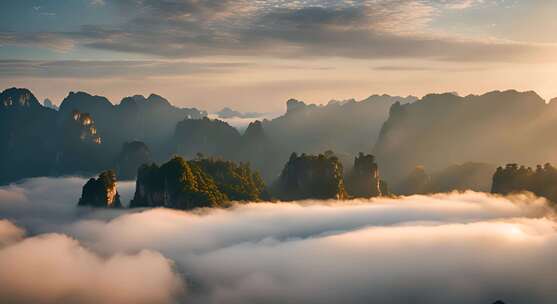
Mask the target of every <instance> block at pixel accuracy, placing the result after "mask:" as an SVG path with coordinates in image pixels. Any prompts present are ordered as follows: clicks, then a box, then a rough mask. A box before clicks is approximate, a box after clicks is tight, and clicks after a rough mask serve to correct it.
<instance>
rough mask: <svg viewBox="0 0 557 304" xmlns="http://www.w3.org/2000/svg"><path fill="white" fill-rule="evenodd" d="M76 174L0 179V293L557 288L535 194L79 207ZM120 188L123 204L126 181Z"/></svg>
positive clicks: (170, 297)
mask: <svg viewBox="0 0 557 304" xmlns="http://www.w3.org/2000/svg"><path fill="white" fill-rule="evenodd" d="M84 182H85V180H84V179H80V178H60V179H52V178H40V179H30V180H27V181H24V182H23V183H20V184H18V185H11V186H6V187H0V218H4V219H5V220H3V221H0V302H8V301H13V302H29V303H32V302H37V301H38V300H41V301H42V302H60V301H62V302H74V303H92V302H111V303H172V302H188V303H340V302H342V303H372V302H373V303H393V304H395V303H397V304H398V303H427V304H435V303H459V304H460V303H462V304H470V303H489V304H491V303H493V302H495V301H496V300H499V299H501V300H504V301H505V302H506V303H511V304H514V303H542V304H543V303H554V302H555V300H554V299H555V298H556V297H557V290H556V289H555V288H554V281H555V279H557V270H555V269H554V267H552V265H553V261H554V259H555V256H556V255H557V231H556V229H555V222H554V220H553V219H554V214H553V211H552V209H550V208H549V207H548V206H547V202H546V201H545V200H544V199H540V198H536V197H534V196H532V195H529V194H521V195H514V196H510V197H500V196H492V195H489V194H484V193H476V192H464V193H450V194H437V195H431V196H410V197H400V198H381V199H373V200H354V201H348V202H337V201H303V202H294V203H251V204H244V205H236V206H234V207H232V208H229V209H212V210H210V209H204V210H197V211H195V212H183V211H176V210H168V209H150V210H121V211H114V210H91V209H81V208H79V209H78V208H76V207H75V205H76V203H77V200H78V198H79V194H80V191H81V186H82V185H83V183H84ZM118 186H119V190H120V192H121V194H122V197H123V202H124V203H127V202H128V201H129V199H130V198H131V195H132V194H133V183H119V185H118ZM16 225H17V226H16ZM24 231H25V232H24Z"/></svg>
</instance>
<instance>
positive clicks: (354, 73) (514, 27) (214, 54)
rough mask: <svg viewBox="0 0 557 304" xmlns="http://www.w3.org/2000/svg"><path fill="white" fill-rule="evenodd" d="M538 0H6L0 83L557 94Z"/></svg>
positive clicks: (240, 92)
mask: <svg viewBox="0 0 557 304" xmlns="http://www.w3.org/2000/svg"><path fill="white" fill-rule="evenodd" d="M556 9H557V3H556V2H554V1H544V0H356V1H342V0H341V1H331V0H323V1H318V0H303V1H278V0H269V1H248V0H207V1H194V0H164V1H156V0H139V1H130V0H59V1H53V0H23V1H2V3H0V11H2V12H3V14H2V15H3V16H2V18H0V85H1V86H2V87H9V86H17V87H27V88H29V89H31V90H33V92H34V93H36V94H37V96H38V97H40V98H45V97H48V98H50V99H52V100H53V101H54V102H55V103H59V102H60V101H61V100H62V99H63V97H65V96H66V94H67V93H68V91H72V90H74V91H75V90H84V91H88V92H90V93H93V94H98V95H104V96H107V97H109V99H111V101H112V102H114V103H117V102H119V101H120V99H121V98H122V97H124V96H129V95H133V94H149V93H152V92H154V93H158V94H160V95H163V96H165V97H167V98H168V99H170V100H171V102H173V103H175V104H178V105H181V106H197V107H200V108H203V109H206V110H209V111H213V110H217V109H220V108H222V107H224V106H231V107H234V108H237V109H239V110H244V111H262V112H277V111H282V110H283V107H284V101H285V100H286V99H288V98H291V97H293V98H299V99H304V100H307V101H310V102H317V103H322V102H327V101H328V100H330V99H333V98H335V99H343V98H352V97H355V98H365V97H367V96H368V95H371V94H374V93H378V94H381V93H389V94H393V95H409V94H413V95H418V96H419V95H423V94H426V93H431V92H445V91H458V92H459V93H461V94H468V93H483V92H485V91H490V90H495V89H508V88H514V89H518V90H535V91H537V92H538V93H539V94H541V95H542V96H543V97H544V98H546V99H550V98H552V97H555V96H557V89H555V86H554V85H553V83H552V79H554V78H555V77H556V76H557V72H556V71H557V56H555V53H556V52H555V43H556V41H555V40H556V38H555V35H553V33H554V32H555V30H557V21H555V18H554V16H553V14H552V12H555V10H556Z"/></svg>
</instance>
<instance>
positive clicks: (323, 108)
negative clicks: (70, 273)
mask: <svg viewBox="0 0 557 304" xmlns="http://www.w3.org/2000/svg"><path fill="white" fill-rule="evenodd" d="M44 104H45V105H46V106H44V105H41V103H40V102H39V101H38V100H37V98H36V97H35V96H34V95H33V94H32V93H31V92H30V91H29V90H27V89H17V88H11V89H7V90H5V91H3V92H2V93H1V94H0V143H1V145H0V183H2V184H5V183H9V182H13V181H17V180H19V179H22V178H28V177H34V176H53V175H61V174H80V175H86V176H91V175H96V174H98V173H99V172H101V171H104V170H108V169H115V170H116V172H117V174H121V175H122V177H121V178H123V179H132V178H134V176H135V175H136V173H137V168H138V167H139V166H141V165H142V164H143V163H150V162H158V163H161V162H162V161H165V160H168V159H169V158H170V157H171V156H172V155H180V156H182V157H185V158H186V159H199V158H203V157H217V158H220V159H224V160H231V161H236V162H241V163H249V164H250V165H251V166H252V168H253V169H254V170H257V171H259V172H260V173H261V176H262V177H263V179H264V180H265V181H266V182H267V183H268V184H271V183H273V182H274V181H276V180H277V179H278V178H279V177H280V175H281V173H283V169H284V167H283V165H284V164H285V163H287V162H288V161H289V159H290V156H291V154H292V153H293V152H296V153H298V155H300V154H302V153H306V154H307V155H312V154H318V153H322V152H323V151H334V155H335V157H336V158H337V159H338V161H339V162H340V163H342V164H343V167H344V168H347V170H346V172H345V173H346V174H348V173H349V172H354V171H355V170H354V169H353V167H354V158H353V156H354V155H357V154H358V153H359V152H363V153H364V154H365V155H367V154H368V153H369V152H372V153H373V155H374V156H375V157H374V158H373V161H370V162H369V164H370V166H369V168H367V167H366V170H365V172H368V173H366V174H367V175H366V176H367V178H368V179H369V181H370V182H371V181H373V184H374V185H376V186H377V185H378V186H379V187H380V188H381V185H382V184H381V183H382V181H383V180H384V181H386V183H388V184H389V185H391V188H392V189H391V190H393V191H392V192H394V193H406V194H412V193H419V192H436V191H451V190H455V189H456V190H465V189H473V190H481V191H486V190H489V189H490V187H491V184H490V178H489V176H491V175H492V174H493V170H495V167H496V166H497V165H500V164H504V163H521V164H525V165H532V164H536V163H545V162H555V160H556V158H557V154H555V153H554V151H555V150H556V149H557V139H554V137H553V136H552V135H553V133H554V132H553V131H554V130H555V129H556V128H557V106H555V105H556V103H555V102H554V101H551V102H549V103H546V102H545V101H544V100H543V99H542V98H541V97H539V96H538V95H537V94H536V93H534V92H517V91H504V92H501V91H494V92H490V93H487V94H484V95H479V96H477V95H470V96H466V97H460V96H458V95H456V94H450V93H448V94H431V95H427V96H425V97H423V98H421V99H419V100H416V98H414V97H405V98H403V97H393V96H388V95H381V96H380V95H373V96H371V97H369V98H367V99H365V100H362V101H355V100H345V101H331V102H329V104H327V105H308V104H306V103H304V102H302V101H298V100H294V99H291V100H289V101H288V102H287V111H286V113H285V114H284V115H282V116H280V117H277V118H275V119H272V120H263V121H253V122H252V123H251V124H250V125H249V126H248V127H247V129H246V130H245V132H243V133H241V132H240V131H238V130H237V129H236V128H234V127H232V126H230V125H229V124H228V123H226V122H224V121H221V120H216V119H209V118H207V117H206V114H207V113H206V112H205V111H201V110H198V109H195V108H178V107H175V106H173V105H171V104H170V102H169V101H168V100H166V99H164V98H163V97H161V96H158V95H154V94H152V95H150V96H148V97H144V96H141V95H135V96H132V97H126V98H124V99H123V100H122V101H121V102H120V103H119V104H116V105H114V104H112V103H111V102H110V101H109V100H108V99H107V98H105V97H102V96H94V95H90V94H88V93H84V92H77V93H73V92H72V93H70V94H69V95H68V96H67V97H66V98H65V99H64V100H63V101H62V103H61V104H60V107H59V110H56V107H55V106H53V103H52V102H51V101H49V102H45V103H44ZM231 111H232V112H234V111H233V110H231ZM229 114H230V113H229ZM366 157H367V156H366ZM369 157H370V160H371V159H372V158H371V157H372V156H371V155H369ZM366 159H367V158H366ZM372 164H378V165H379V166H380V167H381V180H379V178H378V177H376V176H374V173H373V170H371V168H372V167H373V166H371V165H372ZM416 168H418V169H416ZM378 183H379V184H378ZM375 188H377V187H375ZM378 191H381V190H378ZM372 194H375V193H371V192H370V193H369V195H372Z"/></svg>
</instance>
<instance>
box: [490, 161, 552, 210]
mask: <svg viewBox="0 0 557 304" xmlns="http://www.w3.org/2000/svg"><path fill="white" fill-rule="evenodd" d="M521 191H530V192H532V193H534V194H536V195H538V196H542V197H545V198H547V199H549V200H551V201H553V202H554V203H557V169H556V168H555V167H553V166H552V165H550V164H545V165H544V166H540V165H538V166H537V167H536V169H535V170H534V169H532V168H529V167H525V166H518V165H517V164H508V165H507V166H505V167H504V168H503V167H499V168H497V171H496V172H495V174H494V175H493V185H492V189H491V192H492V193H497V194H504V195H505V194H510V193H513V192H521Z"/></svg>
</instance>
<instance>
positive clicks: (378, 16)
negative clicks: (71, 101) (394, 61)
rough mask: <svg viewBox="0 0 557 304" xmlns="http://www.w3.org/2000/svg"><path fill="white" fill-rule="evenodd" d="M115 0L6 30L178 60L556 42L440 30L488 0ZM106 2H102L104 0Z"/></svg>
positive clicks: (373, 55) (452, 55)
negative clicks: (100, 8) (60, 20)
mask: <svg viewBox="0 0 557 304" xmlns="http://www.w3.org/2000/svg"><path fill="white" fill-rule="evenodd" d="M105 1H107V2H108V1H110V2H111V3H112V4H113V6H114V7H116V8H117V9H118V10H119V12H120V13H121V14H123V15H125V16H126V18H124V19H123V20H127V21H125V22H123V23H122V24H109V25H98V24H97V25H94V26H93V25H84V26H83V27H82V28H81V30H79V31H75V32H58V33H51V32H43V33H3V34H0V35H2V38H4V39H3V41H4V43H5V44H17V45H33V46H42V47H47V48H52V49H55V50H61V51H64V50H68V49H70V48H71V47H73V46H75V45H80V46H85V47H89V48H94V49H103V50H111V51H119V52H129V53H141V54H148V55H156V56H164V57H171V58H187V57H188V58H191V57H200V56H208V55H209V56H210V55H235V56H255V55H261V54H264V55H267V56H272V57H308V56H309V57H312V56H329V57H331V56H333V57H345V58H366V59H382V58H424V59H432V60H451V61H462V60H464V61H468V60H474V61H487V60H489V61H515V60H521V61H532V60H540V59H539V58H540V56H539V55H540V54H548V53H550V52H553V51H554V48H555V47H554V46H552V45H540V44H528V43H516V42H510V41H503V40H493V39H492V40H485V39H480V38H477V39H473V38H465V39H464V38H463V37H457V36H451V35H450V34H447V33H443V34H440V33H437V32H435V31H432V30H431V28H430V27H429V25H430V23H431V21H432V20H433V19H434V18H436V17H437V16H439V15H441V14H443V13H444V12H445V11H447V10H464V9H467V8H470V7H474V6H476V5H483V4H484V1H481V0H455V1H448V0H429V1H418V0H379V1H377V0H373V1H372V0H357V1H315V0H307V1H295V2H288V1H279V0H273V1H246V0H224V1H213V0H210V1H194V0H183V1H154V0H140V1H135V0H134V1H132V0H105ZM99 3H100V2H99Z"/></svg>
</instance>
